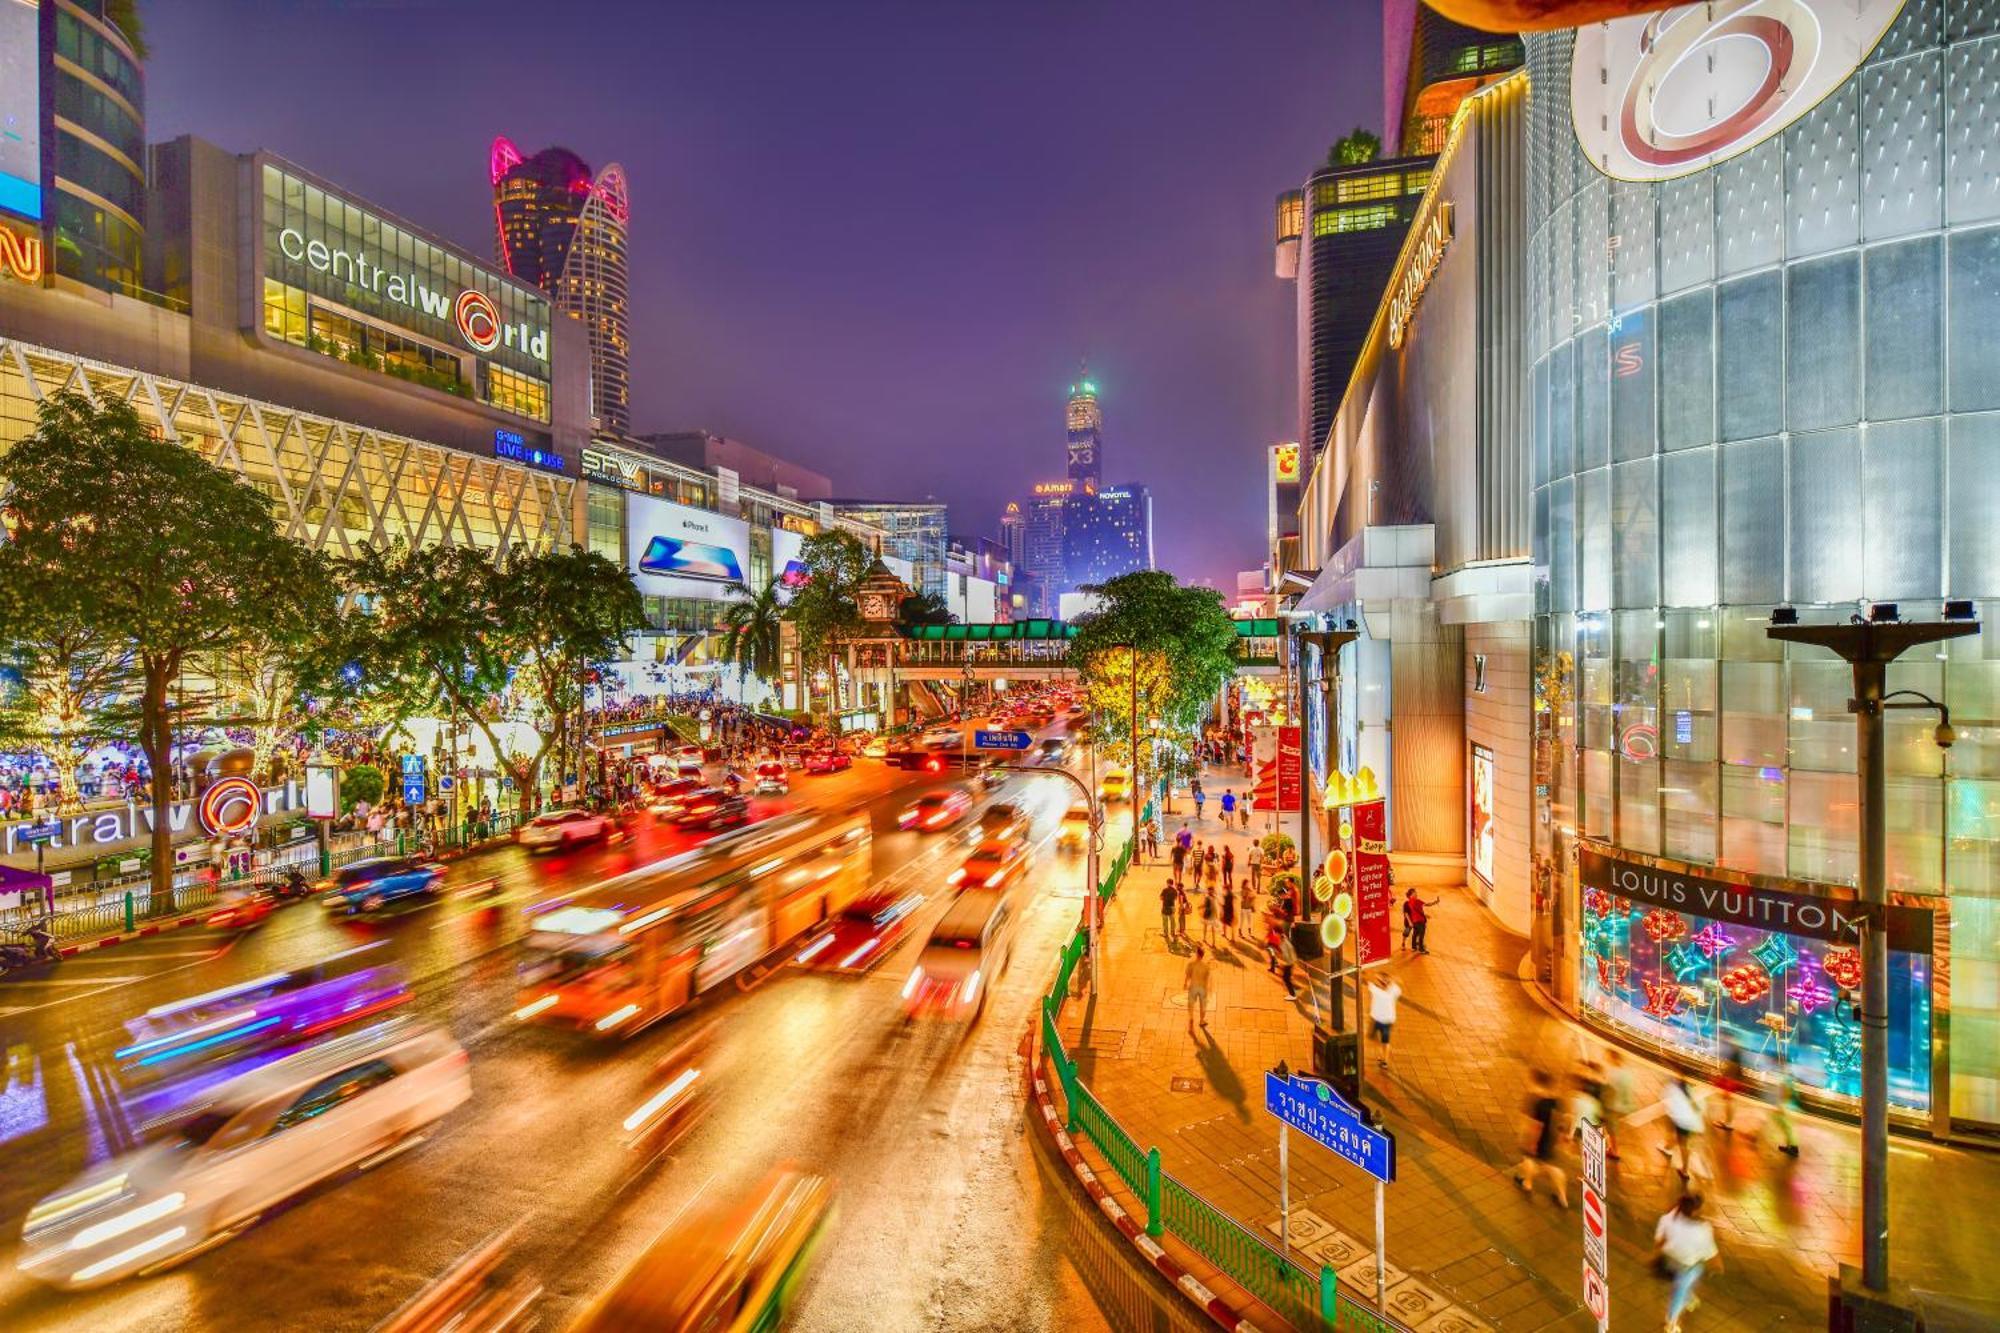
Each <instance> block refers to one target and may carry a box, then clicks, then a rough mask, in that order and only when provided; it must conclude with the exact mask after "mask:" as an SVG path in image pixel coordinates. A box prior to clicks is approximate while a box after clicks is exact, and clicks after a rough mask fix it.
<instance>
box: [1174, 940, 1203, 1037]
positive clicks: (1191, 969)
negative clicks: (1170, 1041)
mask: <svg viewBox="0 0 2000 1333" xmlns="http://www.w3.org/2000/svg"><path fill="white" fill-rule="evenodd" d="M1208 971H1209V964H1208V954H1207V953H1206V952H1205V951H1204V950H1203V949H1202V947H1201V946H1200V945H1199V944H1197V945H1195V946H1194V954H1193V956H1192V957H1190V958H1189V959H1188V960H1187V970H1186V971H1184V972H1183V973H1182V974H1181V984H1183V985H1184V986H1186V987H1187V996H1188V999H1187V1009H1188V1035H1189V1036H1193V1035H1194V1029H1195V1024H1196V1023H1197V1022H1199V1023H1200V1024H1201V1026H1202V1027H1203V1028H1207V1027H1208Z"/></svg>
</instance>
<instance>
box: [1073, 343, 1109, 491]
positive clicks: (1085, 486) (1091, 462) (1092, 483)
mask: <svg viewBox="0 0 2000 1333" xmlns="http://www.w3.org/2000/svg"><path fill="white" fill-rule="evenodd" d="M1064 422H1065V424H1066V426H1067V427H1068V432H1069V479H1070V480H1071V481H1072V482H1074V483H1075V484H1076V486H1077V487H1078V488H1079V489H1081V490H1086V491H1090V490H1095V489H1097V487H1098V486H1100V485H1102V484H1103V482H1104V409H1102V408H1101V407H1099V406H1098V405H1097V386H1096V385H1095V384H1092V383H1091V382H1090V367H1088V366H1085V367H1084V368H1083V371H1082V373H1081V374H1079V375H1078V376H1077V381H1076V383H1074V384H1072V385H1070V386H1069V405H1068V408H1067V409H1066V411H1065V413H1064Z"/></svg>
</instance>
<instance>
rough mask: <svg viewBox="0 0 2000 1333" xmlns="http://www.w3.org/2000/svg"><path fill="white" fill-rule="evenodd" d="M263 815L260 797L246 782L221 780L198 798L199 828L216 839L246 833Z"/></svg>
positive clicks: (255, 786) (242, 780)
mask: <svg viewBox="0 0 2000 1333" xmlns="http://www.w3.org/2000/svg"><path fill="white" fill-rule="evenodd" d="M263 813H264V793H263V792H261V791H259V790H258V788H257V784H256V783H254V782H252V781H251V780H250V779H248V778H221V779H219V780H218V781H216V783H215V784H214V785H213V786H211V787H210V788H209V789H208V790H207V791H205V792H203V793H202V794H201V804H200V805H199V806H197V807H196V814H197V816H198V817H199V818H200V820H201V826H202V828H204V829H206V830H207V831H208V832H209V834H210V835H211V836H213V837H217V838H226V837H231V836H233V835H235V834H238V833H248V832H249V831H250V830H251V829H253V828H255V827H257V818H258V816H260V815H262V814H263Z"/></svg>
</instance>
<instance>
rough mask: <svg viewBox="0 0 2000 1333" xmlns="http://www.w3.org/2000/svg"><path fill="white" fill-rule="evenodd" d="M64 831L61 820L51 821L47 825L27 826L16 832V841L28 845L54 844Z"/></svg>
mask: <svg viewBox="0 0 2000 1333" xmlns="http://www.w3.org/2000/svg"><path fill="white" fill-rule="evenodd" d="M62 830H63V826H62V821H61V820H51V821H50V822H49V823H46V824H27V825H24V826H23V827H21V828H18V829H15V830H14V841H16V842H28V843H35V842H53V841H54V840H55V839H56V838H57V837H59V836H61V834H62Z"/></svg>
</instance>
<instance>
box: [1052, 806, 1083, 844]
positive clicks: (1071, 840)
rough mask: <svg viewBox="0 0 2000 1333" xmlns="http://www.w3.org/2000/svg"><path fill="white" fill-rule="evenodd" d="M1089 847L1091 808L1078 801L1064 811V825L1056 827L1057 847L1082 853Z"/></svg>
mask: <svg viewBox="0 0 2000 1333" xmlns="http://www.w3.org/2000/svg"><path fill="white" fill-rule="evenodd" d="M1089 845H1090V806H1089V805H1088V804H1086V803H1085V802H1083V801H1078V802H1076V803H1075V804H1073V805H1071V806H1070V808H1069V809H1067V810H1065V811H1063V817H1062V823H1061V824H1059V825H1057V826H1056V846H1057V847H1060V848H1065V849H1068V848H1074V849H1076V850H1077V851H1082V850H1083V849H1084V848H1085V847H1088V846H1089Z"/></svg>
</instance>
